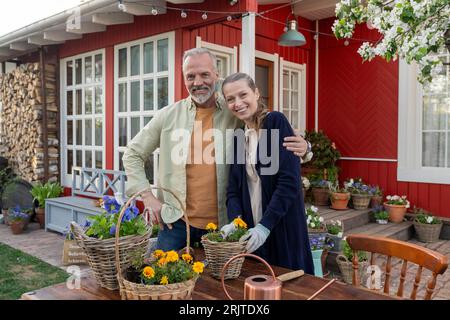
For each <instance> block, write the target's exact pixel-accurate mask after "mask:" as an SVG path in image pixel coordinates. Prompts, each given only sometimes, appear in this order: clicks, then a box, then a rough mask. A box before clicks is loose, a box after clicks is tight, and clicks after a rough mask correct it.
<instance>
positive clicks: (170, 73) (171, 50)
mask: <svg viewBox="0 0 450 320" xmlns="http://www.w3.org/2000/svg"><path fill="white" fill-rule="evenodd" d="M162 39H168V55H169V56H168V67H169V68H168V70H167V71H162V72H158V71H157V70H158V68H157V65H158V60H157V53H156V52H157V50H158V48H157V42H158V40H162ZM147 42H153V43H154V47H153V50H154V53H156V56H154V59H153V73H151V74H147V75H146V74H144V72H143V71H144V56H143V49H141V50H140V65H139V67H140V73H139V75H137V76H131V59H130V48H131V47H133V46H136V45H140V46H141V48H143V44H144V43H147ZM124 48H127V75H128V76H127V77H121V78H119V50H121V49H124ZM155 57H156V59H155ZM180 72H181V71H180ZM162 77H164V78H166V77H167V78H168V86H169V87H168V105H169V106H170V105H171V104H173V103H174V100H175V32H173V31H172V32H168V33H162V34H158V35H156V36H152V37H148V38H144V39H139V40H136V41H131V42H126V43H122V44H119V45H116V46H115V47H114V170H119V169H120V162H119V154H120V152H124V151H125V149H126V147H120V146H119V84H121V83H128V84H127V105H130V103H131V90H130V87H131V82H133V81H138V80H139V81H140V82H141V90H140V93H139V94H140V107H141V109H142V110H143V104H144V90H143V82H144V81H145V80H150V79H153V80H154V82H153V88H154V99H155V100H154V101H156V100H157V99H158V90H157V80H158V78H162ZM154 106H155V108H156V106H157V103H155V104H154ZM157 111H158V109H156V110H151V111H133V112H128V110H127V112H120V118H123V117H126V118H127V119H128V120H127V139H128V141H127V143H129V142H130V137H131V118H132V117H135V116H137V114H139V116H140V117H141V123H140V127H141V128H143V127H144V123H143V121H144V117H154V116H155V114H156V112H157ZM158 154H159V149H158V150H156V151H155V152H154V162H153V163H154V167H153V177H154V184H157V181H158V157H159V156H158Z"/></svg>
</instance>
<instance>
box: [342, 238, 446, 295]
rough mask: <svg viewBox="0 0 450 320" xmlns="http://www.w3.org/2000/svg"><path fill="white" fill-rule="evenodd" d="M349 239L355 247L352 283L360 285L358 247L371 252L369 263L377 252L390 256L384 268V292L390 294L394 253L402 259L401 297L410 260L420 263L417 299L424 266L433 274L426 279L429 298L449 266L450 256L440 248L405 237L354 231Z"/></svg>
mask: <svg viewBox="0 0 450 320" xmlns="http://www.w3.org/2000/svg"><path fill="white" fill-rule="evenodd" d="M346 240H347V242H348V244H349V246H350V248H351V249H352V250H353V284H354V285H356V286H359V285H360V279H359V276H358V275H359V273H358V256H357V254H356V251H366V252H370V253H372V254H371V258H370V265H374V263H375V253H378V254H381V255H385V256H387V262H386V269H385V275H386V278H385V283H384V293H386V294H389V289H390V280H391V267H392V266H391V262H392V261H391V260H392V257H395V258H399V259H401V260H403V264H402V268H401V274H400V284H399V287H398V291H397V296H398V297H403V289H404V284H405V279H406V270H407V265H408V262H412V263H414V264H417V265H418V269H417V273H416V276H415V279H414V286H413V290H412V292H411V296H410V299H413V300H415V299H416V296H417V288H418V287H419V283H420V281H421V277H422V270H423V268H426V269H428V270H430V271H431V272H432V276H431V277H430V279H429V280H428V282H427V287H426V294H425V300H430V299H431V296H432V294H433V292H434V288H435V286H436V278H437V276H438V275H439V274H443V273H444V272H445V271H446V270H447V267H448V259H447V257H446V256H445V255H443V254H440V253H439V252H436V251H433V250H430V249H427V248H424V247H421V246H418V245H415V244H412V243H408V242H404V241H399V240H394V239H389V238H382V237H373V236H367V235H362V234H354V235H350V236H348V237H347V239H346Z"/></svg>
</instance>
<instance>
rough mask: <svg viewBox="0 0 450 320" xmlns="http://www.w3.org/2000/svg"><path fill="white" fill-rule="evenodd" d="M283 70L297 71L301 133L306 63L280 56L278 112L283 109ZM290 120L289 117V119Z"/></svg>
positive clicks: (302, 130)
mask: <svg viewBox="0 0 450 320" xmlns="http://www.w3.org/2000/svg"><path fill="white" fill-rule="evenodd" d="M284 70H288V71H294V72H298V73H299V78H298V82H299V83H298V88H297V90H298V93H299V104H300V110H299V114H298V116H299V119H298V120H299V121H298V123H299V125H300V127H299V128H294V129H299V130H300V131H301V132H302V133H304V132H305V130H306V65H305V64H298V63H294V62H290V61H285V60H284V59H283V58H280V76H279V77H280V88H279V101H280V110H279V111H280V112H283V111H284V108H285V106H284V100H283V91H284V80H283V74H284ZM289 121H291V119H289Z"/></svg>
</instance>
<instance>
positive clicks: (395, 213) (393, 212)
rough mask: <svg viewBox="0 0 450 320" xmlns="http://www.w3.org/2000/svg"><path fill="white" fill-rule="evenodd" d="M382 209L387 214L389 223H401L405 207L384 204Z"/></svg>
mask: <svg viewBox="0 0 450 320" xmlns="http://www.w3.org/2000/svg"><path fill="white" fill-rule="evenodd" d="M384 207H385V208H386V211H387V212H389V221H391V222H394V223H400V222H403V219H404V218H405V214H406V206H405V205H402V206H400V205H396V204H388V203H387V202H385V203H384Z"/></svg>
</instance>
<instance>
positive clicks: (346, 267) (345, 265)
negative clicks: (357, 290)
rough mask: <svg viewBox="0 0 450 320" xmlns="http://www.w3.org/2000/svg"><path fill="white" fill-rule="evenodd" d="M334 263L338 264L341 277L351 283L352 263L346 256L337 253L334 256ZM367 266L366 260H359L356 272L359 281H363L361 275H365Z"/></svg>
mask: <svg viewBox="0 0 450 320" xmlns="http://www.w3.org/2000/svg"><path fill="white" fill-rule="evenodd" d="M336 263H337V264H338V267H339V271H340V272H341V275H342V279H343V280H344V282H345V283H347V284H353V263H352V261H350V260H348V259H347V257H346V256H344V255H342V254H339V255H338V256H337V257H336ZM368 266H369V262H368V261H362V262H359V267H358V274H359V279H360V281H361V283H364V281H363V277H364V275H365V272H366V269H367V267H368Z"/></svg>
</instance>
